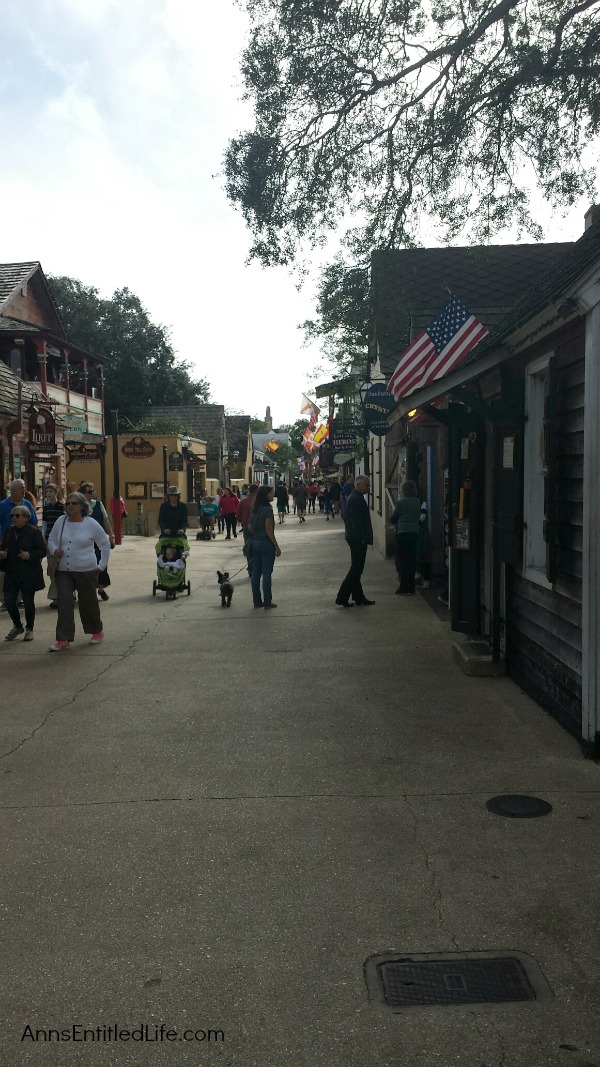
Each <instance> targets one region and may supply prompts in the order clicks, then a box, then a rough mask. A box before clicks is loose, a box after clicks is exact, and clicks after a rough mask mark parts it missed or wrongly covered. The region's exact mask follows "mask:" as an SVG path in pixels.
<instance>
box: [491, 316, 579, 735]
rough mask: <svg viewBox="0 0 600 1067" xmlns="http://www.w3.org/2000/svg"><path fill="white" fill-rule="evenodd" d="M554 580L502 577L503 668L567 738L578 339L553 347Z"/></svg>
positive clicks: (574, 642)
mask: <svg viewBox="0 0 600 1067" xmlns="http://www.w3.org/2000/svg"><path fill="white" fill-rule="evenodd" d="M556 359H557V385H558V396H557V405H556V433H557V462H556V470H555V471H554V472H553V476H554V477H555V479H556V533H555V544H556V581H555V583H554V587H553V588H552V589H545V588H544V587H543V586H541V585H539V584H538V583H535V582H531V581H528V580H527V579H525V578H524V577H523V576H522V575H521V574H520V573H519V572H518V571H517V570H516V569H513V568H510V569H509V574H508V589H507V610H506V638H507V662H508V670H509V673H510V674H511V676H512V677H513V678H514V679H515V681H516V682H518V684H519V685H520V686H521V687H522V688H523V689H524V690H525V691H526V692H527V693H529V695H530V696H532V697H533V698H534V699H535V700H537V701H538V703H540V704H541V705H542V706H543V707H545V708H546V709H547V710H548V711H550V712H551V713H552V714H553V715H554V716H555V717H556V718H557V719H558V720H559V722H561V723H562V725H563V726H565V727H566V728H567V729H568V730H570V732H571V733H574V734H576V735H577V736H581V647H582V640H581V578H582V562H583V561H582V542H583V406H584V400H583V383H584V376H585V361H584V359H583V338H582V337H578V338H571V339H570V341H569V344H568V345H564V346H563V347H558V348H557V349H556Z"/></svg>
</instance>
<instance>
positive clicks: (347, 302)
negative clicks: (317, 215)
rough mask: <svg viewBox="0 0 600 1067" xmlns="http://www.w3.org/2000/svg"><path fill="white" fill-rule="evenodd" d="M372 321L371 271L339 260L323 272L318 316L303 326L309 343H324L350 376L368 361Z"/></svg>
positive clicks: (331, 358)
mask: <svg viewBox="0 0 600 1067" xmlns="http://www.w3.org/2000/svg"><path fill="white" fill-rule="evenodd" d="M370 319H371V312H370V308H369V272H368V270H367V268H366V267H351V266H347V264H345V263H344V261H343V260H342V258H341V257H338V258H337V259H336V260H335V261H334V262H333V263H331V264H330V265H329V266H327V267H325V268H324V270H323V271H322V274H321V279H320V282H319V286H318V290H317V315H316V317H315V318H314V319H309V320H307V321H306V322H304V323H302V326H301V329H303V330H304V335H305V338H306V341H307V342H312V341H320V342H321V348H322V352H323V355H324V356H325V357H326V358H327V359H328V360H329V361H330V362H331V363H333V364H334V366H336V367H337V368H338V370H339V371H341V372H342V373H347V372H349V371H350V370H351V368H352V367H353V365H355V364H356V363H359V364H363V363H364V362H365V359H366V352H367V346H368V342H369V326H370Z"/></svg>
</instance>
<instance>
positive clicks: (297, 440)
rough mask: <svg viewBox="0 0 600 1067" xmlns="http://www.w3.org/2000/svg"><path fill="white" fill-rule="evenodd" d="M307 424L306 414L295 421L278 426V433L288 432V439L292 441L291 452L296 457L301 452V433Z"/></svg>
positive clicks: (302, 446)
mask: <svg viewBox="0 0 600 1067" xmlns="http://www.w3.org/2000/svg"><path fill="white" fill-rule="evenodd" d="M307 425H308V416H307V415H303V416H302V418H301V419H296V421H295V422H291V423H287V422H286V423H285V424H284V425H283V426H280V427H279V429H278V431H277V432H278V433H289V435H290V440H291V442H292V452H293V453H294V456H295V457H297V456H299V455H301V454H302V452H303V449H304V445H303V444H302V434H303V433H304V431H305V429H306V427H307Z"/></svg>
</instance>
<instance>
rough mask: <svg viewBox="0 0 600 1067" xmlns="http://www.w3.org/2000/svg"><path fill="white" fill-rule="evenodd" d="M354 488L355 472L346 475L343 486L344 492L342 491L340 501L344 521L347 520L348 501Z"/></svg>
mask: <svg viewBox="0 0 600 1067" xmlns="http://www.w3.org/2000/svg"><path fill="white" fill-rule="evenodd" d="M353 489H354V475H353V474H348V475H346V481H345V482H344V484H343V486H342V492H341V497H340V503H341V505H342V518H343V520H344V522H345V521H346V508H347V507H348V501H349V499H350V494H351V492H352V491H353Z"/></svg>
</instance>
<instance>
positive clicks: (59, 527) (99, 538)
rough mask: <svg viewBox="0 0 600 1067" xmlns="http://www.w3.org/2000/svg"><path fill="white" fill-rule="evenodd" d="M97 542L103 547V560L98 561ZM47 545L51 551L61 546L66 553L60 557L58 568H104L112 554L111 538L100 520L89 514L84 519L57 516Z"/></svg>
mask: <svg viewBox="0 0 600 1067" xmlns="http://www.w3.org/2000/svg"><path fill="white" fill-rule="evenodd" d="M94 543H95V544H97V545H98V548H99V549H100V560H99V561H96V553H95V552H94ZM48 547H49V549H50V551H51V552H55V551H56V549H57V548H62V550H63V555H62V556H61V557H60V559H59V561H58V570H59V571H94V570H96V568H98V569H99V570H101V571H105V570H106V568H107V567H108V557H109V555H110V541H109V540H108V537H107V536H106V534H105V532H104V530H103V529H102V527H101V526H100V523H98V522H96V520H95V519H91V518H90V517H89V515H86V517H85V518H84V520H83V522H70V520H69V519H66V520H63V519H61V518H58V519H57V520H56V522H55V523H54V526H53V527H52V529H51V531H50V537H49V538H48Z"/></svg>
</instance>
